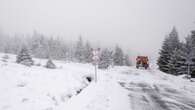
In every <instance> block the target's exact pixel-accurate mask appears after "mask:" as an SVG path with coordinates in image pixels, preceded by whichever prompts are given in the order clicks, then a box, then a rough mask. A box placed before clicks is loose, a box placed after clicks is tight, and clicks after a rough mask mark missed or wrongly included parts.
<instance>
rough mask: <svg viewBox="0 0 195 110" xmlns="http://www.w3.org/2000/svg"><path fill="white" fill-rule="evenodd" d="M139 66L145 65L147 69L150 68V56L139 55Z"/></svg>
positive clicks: (137, 61) (137, 63)
mask: <svg viewBox="0 0 195 110" xmlns="http://www.w3.org/2000/svg"><path fill="white" fill-rule="evenodd" d="M139 67H144V68H145V69H148V67H149V60H148V56H137V58H136V68H139Z"/></svg>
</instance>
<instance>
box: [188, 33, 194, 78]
mask: <svg viewBox="0 0 195 110" xmlns="http://www.w3.org/2000/svg"><path fill="white" fill-rule="evenodd" d="M186 50H187V57H186V59H187V61H188V63H189V65H190V73H191V76H192V77H195V31H191V35H190V36H189V37H188V38H187V41H186Z"/></svg>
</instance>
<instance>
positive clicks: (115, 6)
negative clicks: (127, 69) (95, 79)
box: [0, 0, 195, 57]
mask: <svg viewBox="0 0 195 110" xmlns="http://www.w3.org/2000/svg"><path fill="white" fill-rule="evenodd" d="M194 4H195V1H194V0H188V1H186V0H179V1H178V0H147V1H146V0H144V1H143V0H98V1H93V0H71V1H69V0H0V30H1V32H3V33H5V34H8V35H10V36H14V35H18V36H21V35H24V36H28V35H32V34H33V32H34V30H36V31H38V32H40V33H42V34H44V35H45V36H54V37H57V36H60V37H63V38H64V39H67V40H68V41H75V40H77V39H78V36H80V35H82V37H83V38H84V39H86V40H89V41H91V42H92V43H93V44H95V45H105V46H108V47H113V45H115V44H118V45H120V46H121V47H122V48H123V49H125V50H126V51H127V52H128V53H129V54H132V55H135V56H136V55H148V56H151V57H157V56H158V51H159V48H160V46H161V44H162V41H163V39H164V37H165V36H166V35H167V34H168V33H169V32H170V31H171V29H172V27H173V26H175V27H176V28H177V30H178V31H179V37H180V38H181V39H184V37H186V36H187V35H188V34H189V33H190V31H191V30H192V29H194V28H195V24H194V22H195V13H194V10H195V8H194Z"/></svg>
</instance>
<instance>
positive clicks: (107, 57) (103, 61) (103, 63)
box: [98, 49, 112, 69]
mask: <svg viewBox="0 0 195 110" xmlns="http://www.w3.org/2000/svg"><path fill="white" fill-rule="evenodd" d="M111 64H112V51H110V50H108V49H104V50H103V51H102V52H101V55H100V62H99V64H98V68H100V69H107V68H108V67H109V66H110V65H111Z"/></svg>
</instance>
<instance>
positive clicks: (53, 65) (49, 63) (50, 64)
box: [45, 58, 56, 69]
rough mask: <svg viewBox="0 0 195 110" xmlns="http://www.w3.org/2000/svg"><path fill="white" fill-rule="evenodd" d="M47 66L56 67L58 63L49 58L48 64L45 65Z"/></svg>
mask: <svg viewBox="0 0 195 110" xmlns="http://www.w3.org/2000/svg"><path fill="white" fill-rule="evenodd" d="M45 67H46V68H49V69H55V68H56V65H55V64H54V63H53V61H52V60H51V59H50V58H49V59H48V61H47V63H46V65H45Z"/></svg>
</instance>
